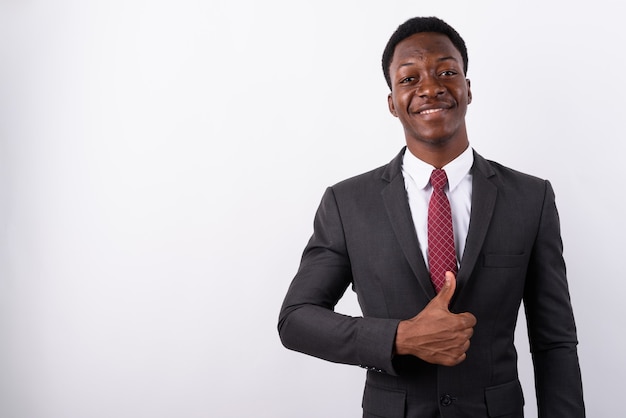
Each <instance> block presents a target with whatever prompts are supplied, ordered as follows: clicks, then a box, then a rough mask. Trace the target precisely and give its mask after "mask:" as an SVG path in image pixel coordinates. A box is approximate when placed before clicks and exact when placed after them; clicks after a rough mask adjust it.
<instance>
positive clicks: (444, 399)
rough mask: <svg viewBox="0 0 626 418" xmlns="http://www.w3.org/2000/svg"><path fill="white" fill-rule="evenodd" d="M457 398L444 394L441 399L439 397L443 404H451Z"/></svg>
mask: <svg viewBox="0 0 626 418" xmlns="http://www.w3.org/2000/svg"><path fill="white" fill-rule="evenodd" d="M455 400H456V398H453V397H452V396H450V395H443V396H442V397H441V399H439V402H440V403H441V406H450V405H452V402H454V401H455Z"/></svg>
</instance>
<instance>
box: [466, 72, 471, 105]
mask: <svg viewBox="0 0 626 418" xmlns="http://www.w3.org/2000/svg"><path fill="white" fill-rule="evenodd" d="M465 81H466V82H467V104H470V103H472V89H471V87H470V84H471V83H470V80H469V78H466V79H465Z"/></svg>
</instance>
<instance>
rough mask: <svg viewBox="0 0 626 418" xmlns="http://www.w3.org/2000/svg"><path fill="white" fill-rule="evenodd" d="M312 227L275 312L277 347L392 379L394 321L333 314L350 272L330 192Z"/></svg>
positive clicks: (345, 246) (346, 284) (341, 230)
mask: <svg viewBox="0 0 626 418" xmlns="http://www.w3.org/2000/svg"><path fill="white" fill-rule="evenodd" d="M313 226H314V229H313V236H312V237H311V239H310V240H309V243H308V244H307V246H306V248H305V250H304V253H303V255H302V260H301V263H300V267H299V269H298V272H297V274H296V276H295V277H294V279H293V281H292V283H291V285H290V287H289V290H288V291H287V295H286V297H285V300H284V302H283V305H282V308H281V311H280V316H279V323H278V331H279V335H280V338H281V341H282V343H283V345H284V346H285V347H287V348H289V349H292V350H296V351H299V352H302V353H306V354H309V355H312V356H315V357H319V358H322V359H325V360H328V361H332V362H336V363H344V364H353V365H360V366H361V367H365V368H367V369H370V370H376V371H379V372H384V373H389V374H395V372H394V370H393V366H392V357H393V347H394V342H395V335H396V329H397V326H398V322H399V320H394V319H385V318H362V317H351V316H346V315H342V314H339V313H336V312H334V307H335V305H336V304H337V302H338V301H339V299H340V298H341V297H342V296H343V294H344V292H345V291H346V289H347V287H348V286H349V285H350V284H351V282H352V271H351V267H350V256H349V252H348V249H347V245H346V238H345V234H344V228H343V224H342V219H341V215H340V211H339V208H338V206H337V202H336V199H335V195H334V192H333V189H332V188H328V189H327V190H326V193H325V194H324V196H323V198H322V202H321V204H320V206H319V208H318V211H317V213H316V215H315V221H314V225H313Z"/></svg>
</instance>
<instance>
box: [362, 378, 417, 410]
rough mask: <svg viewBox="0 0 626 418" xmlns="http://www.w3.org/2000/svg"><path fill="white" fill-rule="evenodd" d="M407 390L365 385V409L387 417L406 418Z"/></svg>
mask: <svg viewBox="0 0 626 418" xmlns="http://www.w3.org/2000/svg"><path fill="white" fill-rule="evenodd" d="M405 399H406V392H404V391H402V390H396V389H383V388H380V387H376V386H372V385H371V384H366V385H365V392H364V393H363V404H362V406H363V410H364V411H365V412H368V413H370V414H374V415H379V416H381V417H386V418H404V403H405Z"/></svg>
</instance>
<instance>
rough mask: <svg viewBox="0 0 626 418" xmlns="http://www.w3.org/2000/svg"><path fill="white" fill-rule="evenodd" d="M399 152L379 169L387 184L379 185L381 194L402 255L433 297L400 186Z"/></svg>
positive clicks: (427, 292) (423, 286) (433, 291)
mask: <svg viewBox="0 0 626 418" xmlns="http://www.w3.org/2000/svg"><path fill="white" fill-rule="evenodd" d="M403 155H404V150H403V151H402V152H400V154H398V156H397V157H396V158H395V159H393V160H392V161H391V163H389V165H388V166H387V168H386V170H385V171H384V172H383V176H382V178H383V180H385V181H387V182H389V184H388V185H387V186H386V187H385V188H384V189H383V191H382V193H381V194H382V198H383V201H384V203H385V208H386V210H387V215H388V216H389V221H390V222H391V226H392V228H393V232H394V233H395V235H396V238H397V239H398V242H399V243H400V247H401V248H402V251H403V253H404V256H405V257H406V259H407V261H408V262H409V265H410V266H411V269H412V270H413V273H414V274H415V277H416V278H417V281H418V282H419V284H420V286H421V287H422V290H423V291H424V293H425V294H426V295H428V297H429V298H433V297H434V296H435V290H434V288H433V285H432V283H431V282H430V275H429V273H428V269H427V268H426V263H425V261H424V257H422V252H421V251H420V247H419V242H418V240H417V234H416V232H415V225H414V224H413V218H412V217H411V209H410V208H409V202H408V199H407V195H406V189H405V186H404V177H403V176H402V156H403Z"/></svg>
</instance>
